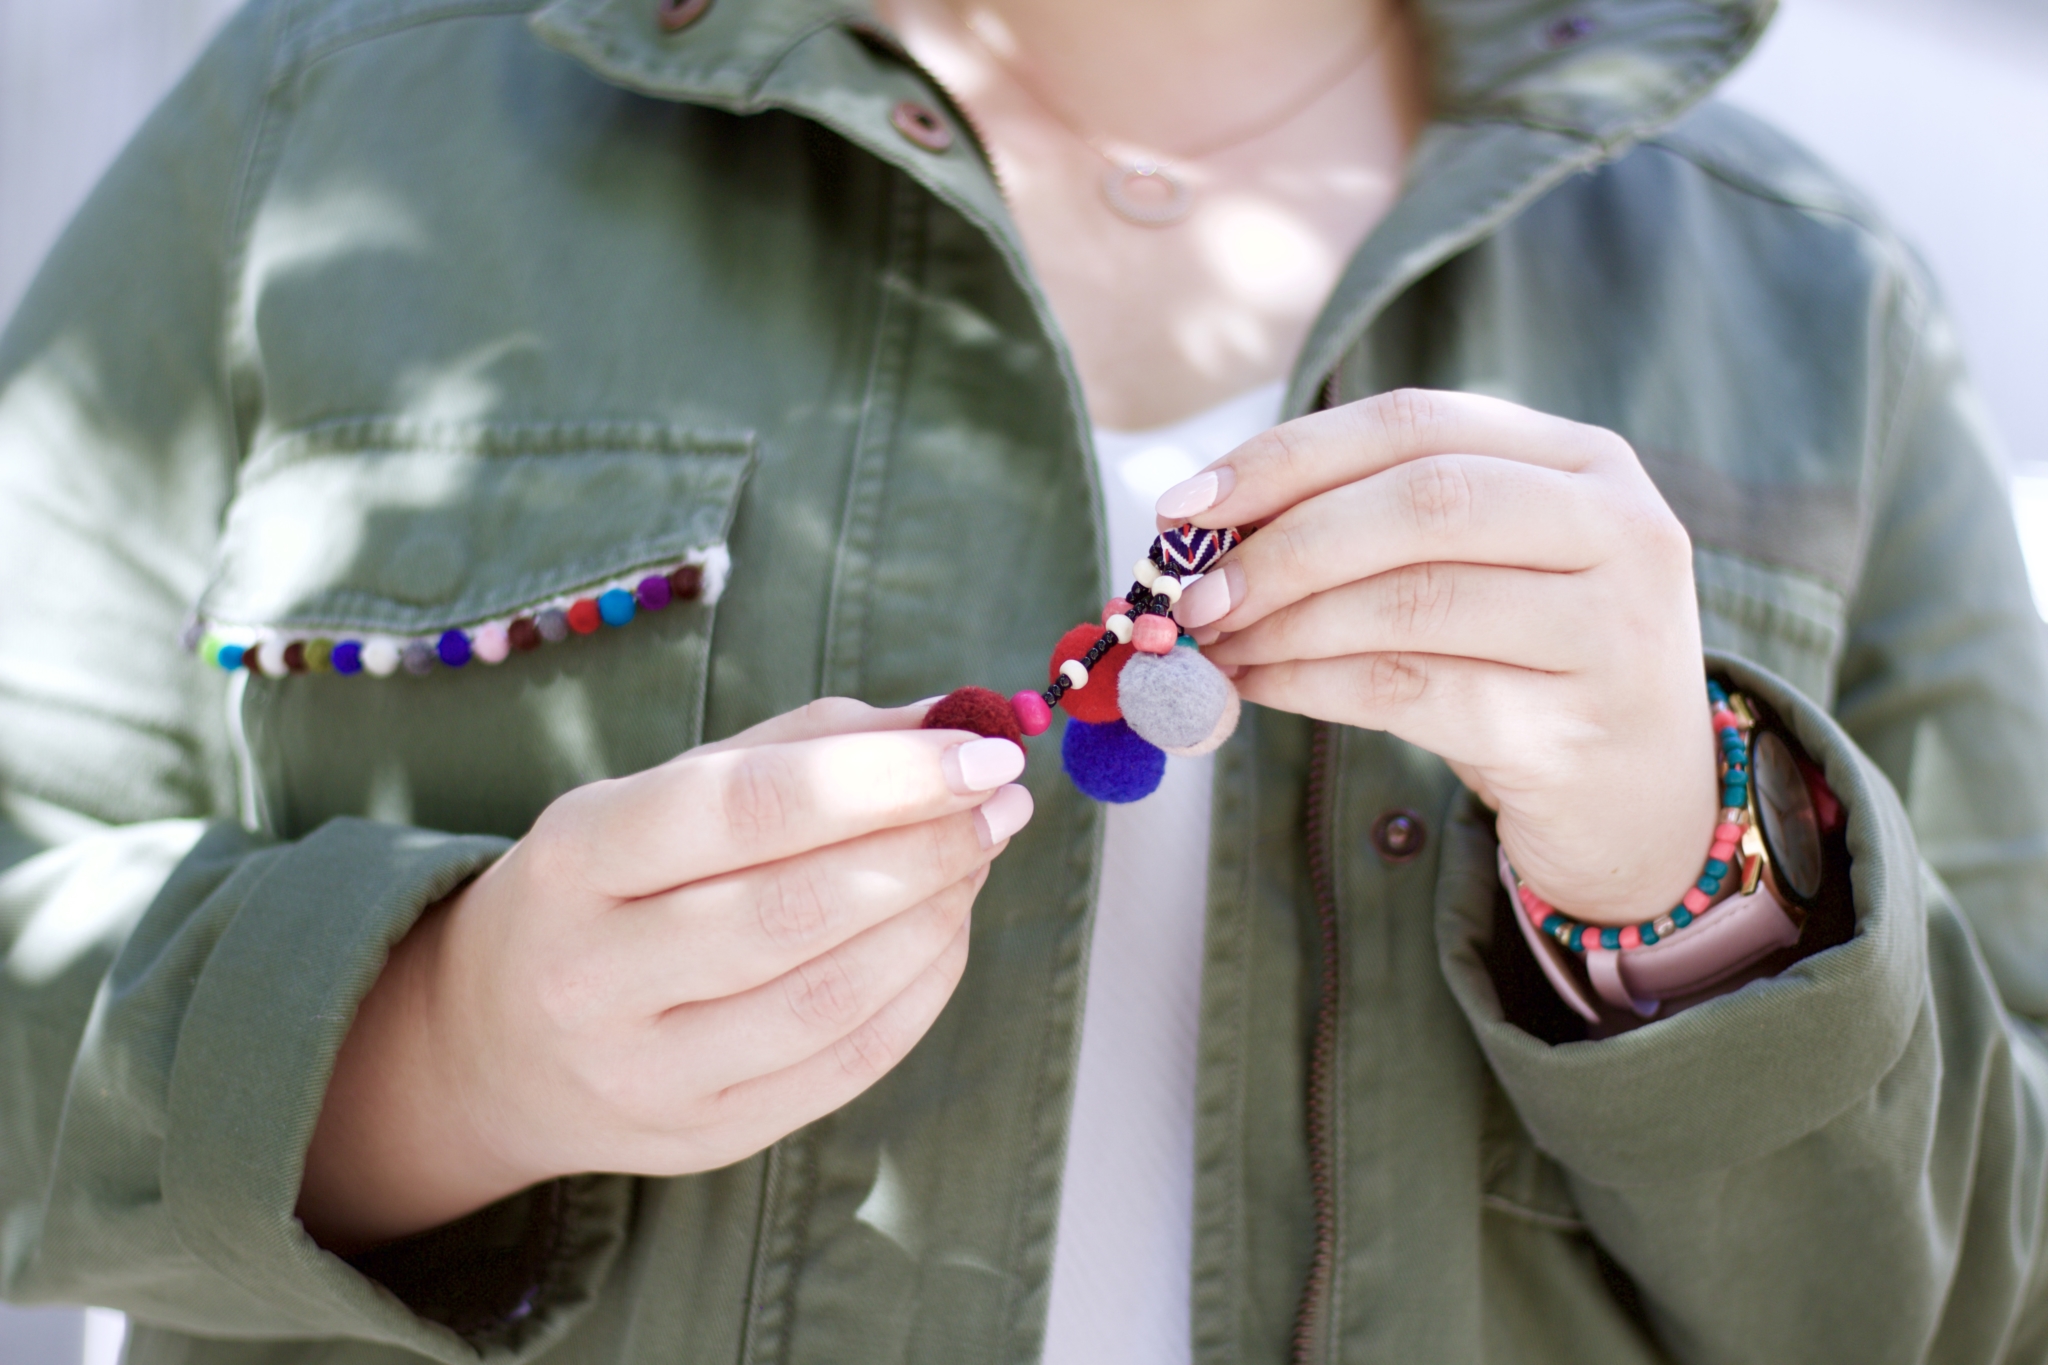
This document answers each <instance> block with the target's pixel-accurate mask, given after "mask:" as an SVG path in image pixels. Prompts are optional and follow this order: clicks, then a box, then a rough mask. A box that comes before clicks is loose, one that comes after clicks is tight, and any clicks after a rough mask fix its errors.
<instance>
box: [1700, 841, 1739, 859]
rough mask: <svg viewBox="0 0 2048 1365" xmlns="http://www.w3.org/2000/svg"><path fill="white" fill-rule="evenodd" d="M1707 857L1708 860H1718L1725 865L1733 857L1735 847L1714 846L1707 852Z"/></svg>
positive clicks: (1725, 845)
mask: <svg viewBox="0 0 2048 1365" xmlns="http://www.w3.org/2000/svg"><path fill="white" fill-rule="evenodd" d="M1707 856H1708V857H1709V858H1719V859H1720V860H1721V861H1722V862H1724V863H1725V862H1727V861H1728V860H1729V859H1731V858H1733V857H1734V856H1735V845H1733V844H1715V845H1714V846H1713V847H1712V848H1710V849H1708V850H1707Z"/></svg>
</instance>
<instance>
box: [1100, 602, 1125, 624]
mask: <svg viewBox="0 0 2048 1365" xmlns="http://www.w3.org/2000/svg"><path fill="white" fill-rule="evenodd" d="M1130 614H1131V604H1130V603H1128V602H1126V601H1124V599H1123V598H1121V597H1112V598H1110V599H1109V600H1108V601H1107V602H1104V603H1103V604H1102V624H1103V625H1105V626H1106V625H1108V624H1109V618H1110V617H1112V616H1129V615H1130Z"/></svg>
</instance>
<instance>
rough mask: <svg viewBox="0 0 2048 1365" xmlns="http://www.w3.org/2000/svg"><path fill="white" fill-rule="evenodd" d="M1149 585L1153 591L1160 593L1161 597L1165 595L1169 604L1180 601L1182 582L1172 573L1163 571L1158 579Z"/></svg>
mask: <svg viewBox="0 0 2048 1365" xmlns="http://www.w3.org/2000/svg"><path fill="white" fill-rule="evenodd" d="M1148 586H1149V587H1150V588H1151V589H1152V591H1154V592H1156V593H1158V594H1159V595H1160V596H1161V597H1164V598H1165V599H1166V604H1167V605H1168V606H1172V605H1173V604H1174V603H1176V602H1178V601H1180V594H1181V582H1180V580H1179V579H1178V578H1175V577H1174V576H1173V575H1172V574H1165V573H1163V574H1161V575H1159V578H1158V581H1156V582H1154V583H1151V584H1149V585H1148Z"/></svg>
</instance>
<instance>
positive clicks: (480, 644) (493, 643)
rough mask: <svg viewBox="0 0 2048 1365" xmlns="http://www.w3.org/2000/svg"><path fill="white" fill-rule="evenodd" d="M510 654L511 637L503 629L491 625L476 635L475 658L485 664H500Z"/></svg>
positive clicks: (499, 626)
mask: <svg viewBox="0 0 2048 1365" xmlns="http://www.w3.org/2000/svg"><path fill="white" fill-rule="evenodd" d="M511 652H512V637H511V635H510V634H509V633H507V631H506V629H505V627H503V626H501V625H497V624H492V625H488V626H485V627H483V628H482V629H480V630H478V631H477V633H476V657H477V658H479V659H482V660H483V661H484V662H485V663H487V664H501V663H503V662H505V656H506V655H507V654H510V653H511Z"/></svg>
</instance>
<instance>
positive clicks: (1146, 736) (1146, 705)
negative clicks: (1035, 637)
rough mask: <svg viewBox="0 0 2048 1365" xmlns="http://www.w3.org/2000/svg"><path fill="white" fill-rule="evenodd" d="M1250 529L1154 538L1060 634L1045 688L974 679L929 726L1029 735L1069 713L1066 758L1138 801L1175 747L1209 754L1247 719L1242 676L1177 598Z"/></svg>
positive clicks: (1087, 789)
mask: <svg viewBox="0 0 2048 1365" xmlns="http://www.w3.org/2000/svg"><path fill="white" fill-rule="evenodd" d="M1243 539H1244V536H1243V535H1242V534H1241V533H1240V532H1238V531H1237V530H1236V529H1235V528H1234V527H1221V528H1217V529H1214V530H1211V529H1208V528H1205V527H1199V526H1195V525H1193V524H1192V523H1184V524H1182V525H1180V526H1176V527H1174V528H1172V529H1171V530H1168V531H1162V532H1160V533H1159V535H1157V536H1156V537H1154V538H1153V541H1152V547H1151V549H1150V550H1148V551H1147V552H1146V555H1145V557H1144V558H1143V559H1141V560H1139V561H1138V563H1137V565H1136V566H1135V567H1134V568H1133V570H1132V573H1133V575H1134V578H1133V581H1132V583H1131V586H1130V587H1129V588H1128V589H1126V590H1125V592H1124V595H1123V596H1121V597H1112V598H1111V599H1110V600H1109V601H1107V602H1105V603H1104V604H1103V607H1102V620H1101V623H1100V624H1095V623H1092V622H1083V623H1082V624H1080V625H1078V626H1075V627H1074V628H1073V629H1072V630H1070V631H1068V632H1067V633H1066V634H1065V635H1063V636H1061V637H1060V641H1059V643H1058V644H1057V645H1055V646H1054V647H1053V651H1052V658H1051V659H1050V660H1049V661H1048V663H1047V666H1046V678H1047V686H1046V687H1045V688H1044V690H1042V691H1037V692H1033V691H1023V692H1018V693H1016V694H1015V695H1013V696H1012V697H1010V698H1009V700H1007V701H1005V700H1004V699H1003V698H1002V697H1001V696H1000V695H998V694H997V693H994V692H991V691H989V690H988V689H987V688H984V687H963V688H960V689H958V690H957V691H955V692H952V693H950V694H949V695H947V696H946V697H944V698H943V699H941V700H940V701H939V702H938V703H937V704H935V705H934V706H933V707H932V709H931V710H930V711H929V712H928V713H926V715H925V719H924V725H925V727H926V728H927V729H946V730H971V731H973V732H975V733H977V734H982V735H991V736H1000V737H1002V738H1006V739H1010V740H1014V741H1017V742H1018V743H1022V736H1025V735H1040V734H1043V733H1045V731H1046V730H1047V729H1048V728H1049V727H1050V726H1051V725H1052V709H1053V707H1055V706H1057V707H1059V708H1061V709H1062V710H1064V711H1065V712H1066V713H1067V716H1068V721H1067V729H1066V733H1065V734H1064V735H1063V736H1062V737H1061V739H1060V761H1061V764H1062V766H1063V767H1065V769H1066V771H1067V776H1068V777H1070V778H1072V779H1073V782H1074V785H1075V786H1077V787H1079V788H1080V789H1081V790H1082V791H1083V792H1084V793H1086V794H1087V795H1088V796H1091V797H1093V798H1094V799H1096V800H1097V801H1109V802H1126V801H1137V800H1140V799H1142V798H1143V797H1146V796H1149V795H1151V794H1152V793H1153V792H1154V791H1156V790H1158V787H1159V784H1160V782H1161V781H1163V780H1164V779H1165V776H1166V758H1167V755H1168V754H1177V755H1181V756H1183V757H1194V756H1196V755H1199V754H1206V753H1208V752H1209V751H1211V750H1212V749H1215V748H1217V747H1218V746H1220V745H1221V744H1222V743H1223V741H1224V740H1226V739H1229V738H1230V736H1231V734H1232V732H1234V731H1235V730H1236V729H1237V720H1238V716H1239V713H1240V711H1241V710H1242V706H1241V704H1240V702H1239V700H1238V695H1237V688H1236V687H1234V686H1232V685H1231V681H1230V679H1228V678H1226V677H1224V676H1223V674H1222V672H1221V671H1220V670H1218V669H1217V667H1216V666H1215V665H1214V664H1212V663H1210V662H1209V661H1208V660H1207V659H1205V658H1203V657H1202V654H1201V650H1200V649H1198V648H1197V647H1196V646H1195V642H1194V641H1193V640H1192V639H1190V638H1188V637H1187V636H1185V635H1183V634H1181V631H1180V626H1179V625H1178V624H1177V623H1176V622H1175V621H1174V619H1173V608H1174V605H1175V604H1176V603H1178V602H1179V601H1180V596H1181V593H1182V592H1183V591H1184V590H1185V588H1186V587H1187V584H1188V582H1189V580H1191V579H1193V578H1195V577H1197V576H1199V575H1200V574H1203V573H1206V572H1207V571H1208V570H1209V569H1210V568H1211V567H1213V566H1214V565H1215V563H1216V561H1217V560H1219V559H1221V558H1222V557H1223V556H1224V555H1226V554H1228V553H1229V552H1230V551H1231V550H1232V549H1233V548H1234V547H1236V546H1237V545H1238V544H1239V542H1241V541H1242V540H1243Z"/></svg>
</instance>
